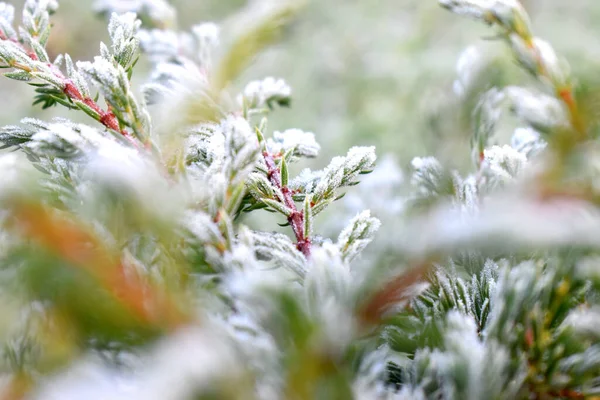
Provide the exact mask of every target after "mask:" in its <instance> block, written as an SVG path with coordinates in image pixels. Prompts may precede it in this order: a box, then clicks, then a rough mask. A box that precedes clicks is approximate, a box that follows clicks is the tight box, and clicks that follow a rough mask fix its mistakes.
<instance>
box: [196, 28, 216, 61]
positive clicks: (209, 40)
mask: <svg viewBox="0 0 600 400" xmlns="http://www.w3.org/2000/svg"><path fill="white" fill-rule="evenodd" d="M192 36H193V37H194V38H195V40H196V43H197V45H196V50H195V53H196V54H195V57H194V58H197V59H198V60H199V61H200V64H201V65H202V67H204V68H209V67H211V66H212V56H213V52H214V50H215V48H216V47H217V46H218V45H219V36H220V27H219V26H218V25H217V24H215V23H212V22H205V23H202V24H199V25H194V26H193V27H192Z"/></svg>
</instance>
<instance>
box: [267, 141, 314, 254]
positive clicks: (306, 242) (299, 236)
mask: <svg viewBox="0 0 600 400" xmlns="http://www.w3.org/2000/svg"><path fill="white" fill-rule="evenodd" d="M263 157H264V159H265V163H266V164H267V169H268V173H267V176H268V177H269V180H270V181H271V183H272V184H273V185H274V186H275V187H276V188H278V189H279V190H281V193H283V204H284V205H285V206H286V207H288V208H289V209H291V210H292V214H291V215H290V216H289V217H288V222H289V223H290V225H291V227H292V230H293V231H294V235H296V240H297V243H296V248H297V249H298V250H300V251H301V252H302V254H304V256H305V257H306V258H308V257H310V247H311V242H310V238H308V237H306V233H305V232H304V214H303V213H302V211H298V208H297V207H296V203H294V199H293V197H292V191H291V190H290V188H288V187H287V186H283V185H282V184H281V171H280V170H279V168H278V167H277V164H275V159H274V157H273V155H272V154H270V153H269V152H266V151H265V152H263Z"/></svg>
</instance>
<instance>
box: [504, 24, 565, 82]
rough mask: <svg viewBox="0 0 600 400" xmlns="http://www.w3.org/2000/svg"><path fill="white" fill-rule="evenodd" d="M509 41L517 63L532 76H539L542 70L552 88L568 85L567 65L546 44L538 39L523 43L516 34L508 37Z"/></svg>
mask: <svg viewBox="0 0 600 400" xmlns="http://www.w3.org/2000/svg"><path fill="white" fill-rule="evenodd" d="M509 41H510V45H511V48H512V50H513V52H514V54H515V56H516V58H517V61H519V63H520V64H521V65H522V66H523V67H524V68H525V69H527V70H528V71H529V72H531V73H532V74H533V75H535V76H538V75H540V70H542V71H544V73H545V74H548V78H549V79H550V82H549V83H550V84H551V85H552V86H555V87H564V86H566V85H567V84H568V80H569V73H570V71H569V67H568V64H567V63H566V62H564V61H563V60H560V59H559V58H558V56H557V55H556V53H555V52H554V49H553V48H552V46H551V45H550V44H549V43H548V42H546V41H545V40H542V39H540V38H533V39H532V40H530V41H525V40H524V39H523V38H522V37H521V36H520V35H519V34H516V33H513V34H511V35H510V36H509ZM544 78H545V76H544Z"/></svg>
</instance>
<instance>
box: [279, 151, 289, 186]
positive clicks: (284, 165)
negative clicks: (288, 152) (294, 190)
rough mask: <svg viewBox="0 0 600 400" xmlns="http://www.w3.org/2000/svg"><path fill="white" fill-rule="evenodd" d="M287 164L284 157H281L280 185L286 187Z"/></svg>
mask: <svg viewBox="0 0 600 400" xmlns="http://www.w3.org/2000/svg"><path fill="white" fill-rule="evenodd" d="M288 176H289V174H288V166H287V162H286V161H285V157H281V186H283V187H287V185H288Z"/></svg>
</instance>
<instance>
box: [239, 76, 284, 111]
mask: <svg viewBox="0 0 600 400" xmlns="http://www.w3.org/2000/svg"><path fill="white" fill-rule="evenodd" d="M291 96H292V89H291V88H290V86H289V85H288V84H287V83H286V82H285V81H284V80H283V79H275V78H273V77H267V78H265V79H263V80H262V81H252V82H250V83H248V84H247V85H246V87H245V89H244V92H243V93H242V94H241V95H240V97H239V98H238V103H239V104H240V105H242V104H245V105H246V106H247V107H248V108H250V109H252V108H265V107H268V108H269V109H273V107H274V106H275V105H279V106H287V105H289V104H290V101H291Z"/></svg>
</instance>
